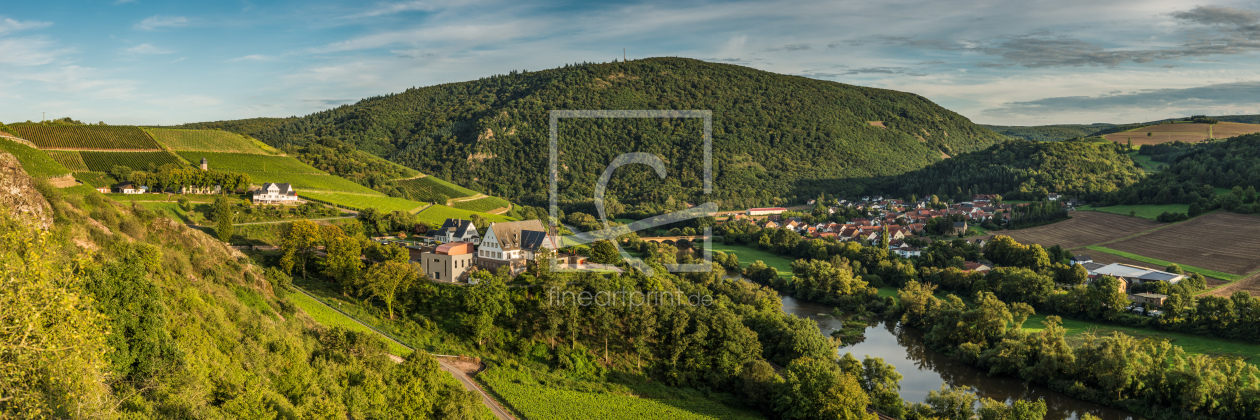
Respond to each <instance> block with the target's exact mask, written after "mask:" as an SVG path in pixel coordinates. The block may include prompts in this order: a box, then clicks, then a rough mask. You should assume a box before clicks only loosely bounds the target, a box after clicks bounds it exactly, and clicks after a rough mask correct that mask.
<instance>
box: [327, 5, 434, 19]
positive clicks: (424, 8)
mask: <svg viewBox="0 0 1260 420" xmlns="http://www.w3.org/2000/svg"><path fill="white" fill-rule="evenodd" d="M434 10H437V8H436V7H434V6H433V5H431V4H429V3H428V2H423V1H404V2H398V3H378V4H376V5H375V6H374V7H372V8H371V9H368V10H366V11H363V12H361V13H355V14H353V15H350V16H347V17H348V18H365V17H376V16H383V15H392V14H396V13H404V12H432V11H434Z"/></svg>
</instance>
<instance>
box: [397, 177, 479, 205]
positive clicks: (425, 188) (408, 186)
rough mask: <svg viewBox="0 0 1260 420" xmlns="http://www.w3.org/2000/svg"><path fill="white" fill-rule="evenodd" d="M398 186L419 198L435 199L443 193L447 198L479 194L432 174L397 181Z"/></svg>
mask: <svg viewBox="0 0 1260 420" xmlns="http://www.w3.org/2000/svg"><path fill="white" fill-rule="evenodd" d="M396 184H397V185H398V188H402V189H404V190H407V192H408V193H410V194H411V196H412V197H415V198H416V199H417V200H426V201H434V197H436V196H437V195H438V194H443V195H445V196H446V197H447V198H460V197H469V196H473V195H477V192H476V191H473V190H470V189H467V188H464V187H461V186H458V185H455V184H452V183H450V182H447V181H443V180H440V179H437V178H434V177H431V176H426V177H423V178H416V179H407V180H402V181H398V182H397V183H396Z"/></svg>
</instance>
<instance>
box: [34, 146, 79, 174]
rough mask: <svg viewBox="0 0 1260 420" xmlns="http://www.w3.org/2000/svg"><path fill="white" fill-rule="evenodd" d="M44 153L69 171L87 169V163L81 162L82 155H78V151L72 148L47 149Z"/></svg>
mask: <svg viewBox="0 0 1260 420" xmlns="http://www.w3.org/2000/svg"><path fill="white" fill-rule="evenodd" d="M44 153H47V154H48V156H49V157H51V158H53V160H55V161H57V163H60V164H62V165H64V166H65V167H66V169H69V170H71V171H75V172H81V171H88V170H89V169H88V167H87V163H84V162H83V156H81V155H79V152H76V151H73V150H49V151H47V152H44Z"/></svg>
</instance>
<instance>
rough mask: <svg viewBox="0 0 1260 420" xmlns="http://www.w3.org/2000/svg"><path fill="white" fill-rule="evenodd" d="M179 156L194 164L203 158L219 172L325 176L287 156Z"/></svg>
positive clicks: (187, 153) (182, 154)
mask: <svg viewBox="0 0 1260 420" xmlns="http://www.w3.org/2000/svg"><path fill="white" fill-rule="evenodd" d="M179 155H180V156H183V157H184V160H187V161H189V162H194V163H200V162H201V158H203V157H204V158H206V160H207V161H208V163H209V166H210V169H217V170H221V171H230V172H272V173H289V174H315V175H327V173H324V171H321V170H319V169H315V167H313V166H311V165H307V164H305V163H302V162H301V161H299V160H297V159H295V158H292V157H287V156H266V155H251V154H245V153H220V152H179Z"/></svg>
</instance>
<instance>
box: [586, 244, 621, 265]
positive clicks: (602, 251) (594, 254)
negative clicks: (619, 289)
mask: <svg viewBox="0 0 1260 420" xmlns="http://www.w3.org/2000/svg"><path fill="white" fill-rule="evenodd" d="M618 261H621V254H620V253H618V252H617V246H616V245H613V243H612V242H611V241H609V240H607V239H603V240H599V241H596V242H595V245H594V246H592V247H591V262H594V263H599V264H616V263H617V262H618Z"/></svg>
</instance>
